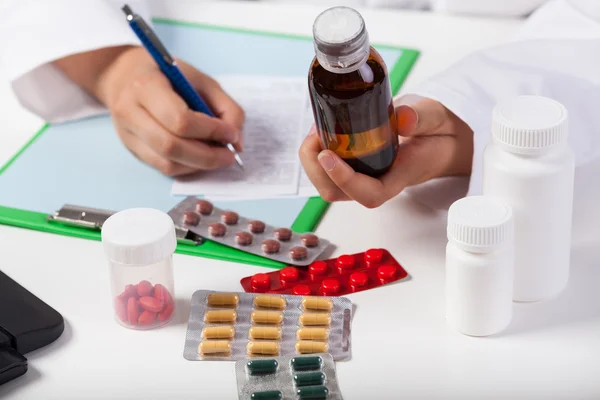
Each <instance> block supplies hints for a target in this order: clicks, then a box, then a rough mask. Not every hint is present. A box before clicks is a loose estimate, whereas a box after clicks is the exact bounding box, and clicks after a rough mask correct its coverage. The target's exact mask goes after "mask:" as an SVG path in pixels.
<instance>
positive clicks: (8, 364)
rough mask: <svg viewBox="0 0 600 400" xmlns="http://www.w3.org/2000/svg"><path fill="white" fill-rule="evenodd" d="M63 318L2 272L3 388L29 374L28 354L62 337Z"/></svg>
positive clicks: (0, 370)
mask: <svg viewBox="0 0 600 400" xmlns="http://www.w3.org/2000/svg"><path fill="white" fill-rule="evenodd" d="M63 330H64V320H63V317H62V316H61V315H60V314H59V313H58V312H57V311H56V310H54V309H53V308H52V307H50V306H49V305H47V304H46V303H44V302H43V301H41V300H40V299H39V298H37V297H36V296H34V295H33V294H32V293H31V292H29V291H28V290H27V289H25V288H24V287H22V286H21V285H19V284H18V283H17V282H15V281H14V280H12V279H11V278H9V277H8V276H7V275H6V274H4V273H3V272H2V271H0V385H2V384H3V383H6V382H8V381H10V380H12V379H15V378H17V377H19V376H21V375H23V374H25V373H26V372H27V359H26V358H25V356H24V354H26V353H29V352H30V351H33V350H36V349H39V348H40V347H44V346H46V345H48V344H50V343H52V342H54V341H55V340H56V339H58V338H59V337H60V335H61V334H62V333H63Z"/></svg>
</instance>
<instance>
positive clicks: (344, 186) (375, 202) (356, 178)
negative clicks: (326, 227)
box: [299, 99, 473, 208]
mask: <svg viewBox="0 0 600 400" xmlns="http://www.w3.org/2000/svg"><path fill="white" fill-rule="evenodd" d="M395 112H396V117H397V118H396V120H397V124H398V132H399V134H400V137H399V139H400V145H399V148H398V154H397V156H396V159H395V161H394V163H393V164H392V166H391V168H390V169H389V171H388V172H386V173H385V174H383V175H382V176H379V177H378V178H372V177H369V176H367V175H364V174H361V173H358V172H355V171H354V170H353V169H352V168H351V167H350V166H349V165H348V164H347V163H345V162H344V161H343V160H342V159H341V158H340V157H339V156H337V155H336V154H335V153H334V152H333V151H331V150H322V147H321V141H320V138H319V135H318V134H317V132H316V128H315V127H313V129H312V131H311V133H310V134H309V135H308V136H307V137H306V139H305V140H304V142H303V143H302V146H301V147H300V151H299V154H300V160H301V162H302V165H303V167H304V169H305V171H306V174H307V175H308V177H309V179H310V181H311V182H312V183H313V185H315V187H316V188H317V190H318V191H319V194H320V195H321V197H322V198H323V199H324V200H325V201H329V202H333V201H344V200H354V201H357V202H359V203H360V204H362V205H363V206H365V207H367V208H376V207H379V206H380V205H382V204H383V203H385V202H386V201H387V200H389V199H391V198H393V197H395V196H396V195H398V194H399V193H400V192H402V190H404V188H406V187H408V186H412V185H416V184H418V183H421V182H425V181H427V180H430V179H433V178H437V177H442V176H460V175H469V174H470V173H471V164H472V160H473V131H472V130H471V128H469V126H468V125H467V124H466V123H465V122H463V121H462V120H461V119H460V118H458V117H457V116H456V115H455V114H453V113H452V112H451V111H449V110H448V109H447V108H445V107H444V106H443V105H442V104H441V103H439V102H437V101H435V100H431V99H424V100H421V101H419V102H417V103H415V104H413V105H412V106H405V105H403V106H399V107H397V108H396V110H395Z"/></svg>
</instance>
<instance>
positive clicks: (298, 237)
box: [168, 196, 329, 266]
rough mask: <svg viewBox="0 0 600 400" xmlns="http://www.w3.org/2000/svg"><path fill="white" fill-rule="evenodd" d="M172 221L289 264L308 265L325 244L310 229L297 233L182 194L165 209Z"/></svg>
mask: <svg viewBox="0 0 600 400" xmlns="http://www.w3.org/2000/svg"><path fill="white" fill-rule="evenodd" d="M168 214H169V215H170V216H171V218H172V219H173V221H174V222H175V225H178V226H181V227H182V228H186V229H188V230H189V231H191V232H193V233H195V234H196V235H199V236H202V237H203V238H206V239H210V240H212V241H215V242H218V243H221V244H224V245H226V246H229V247H233V248H236V249H238V250H242V251H245V252H248V253H252V254H256V255H259V256H261V257H266V258H269V259H272V260H275V261H279V262H282V263H285V264H292V265H301V266H302V265H309V264H310V263H312V262H313V261H314V260H316V259H317V257H318V256H319V255H320V254H321V253H322V252H323V251H324V250H325V249H327V247H328V246H329V241H327V240H325V239H322V238H319V237H318V236H317V235H315V234H313V233H303V234H299V233H296V232H293V231H292V230H291V229H289V228H285V227H276V226H272V225H268V224H265V223H264V222H263V221H260V220H257V219H252V218H247V217H244V216H241V215H239V214H238V213H236V212H235V211H231V210H222V209H220V208H218V207H215V206H214V205H213V204H212V203H211V202H210V201H208V200H203V199H198V198H196V197H194V196H190V197H186V198H185V199H184V200H182V201H181V202H180V203H179V204H178V205H177V206H175V207H174V208H173V209H172V210H171V211H169V212H168Z"/></svg>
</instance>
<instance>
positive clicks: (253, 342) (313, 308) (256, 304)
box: [183, 290, 352, 361]
mask: <svg viewBox="0 0 600 400" xmlns="http://www.w3.org/2000/svg"><path fill="white" fill-rule="evenodd" d="M351 322H352V302H351V301H350V300H349V299H348V298H346V297H310V296H306V297H305V296H294V295H270V294H254V293H245V292H217V291H212V290H198V291H196V292H195V293H194V294H193V295H192V300H191V308H190V315H189V319H188V326H187V332H186V337H185V346H184V351H183V356H184V358H185V359H187V360H192V361H236V360H239V359H243V358H248V357H250V358H261V357H262V358H264V357H277V356H286V355H306V354H314V353H329V354H331V356H332V357H333V359H334V360H336V361H339V360H346V359H349V358H350V355H351V341H350V331H351Z"/></svg>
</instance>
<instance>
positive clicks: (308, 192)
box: [207, 94, 319, 201]
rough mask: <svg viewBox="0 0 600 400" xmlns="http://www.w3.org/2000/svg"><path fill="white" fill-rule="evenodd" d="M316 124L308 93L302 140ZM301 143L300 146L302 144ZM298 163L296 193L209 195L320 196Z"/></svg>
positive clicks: (217, 198)
mask: <svg viewBox="0 0 600 400" xmlns="http://www.w3.org/2000/svg"><path fill="white" fill-rule="evenodd" d="M313 124H314V116H313V111H312V106H311V104H310V99H309V98H308V94H307V95H306V97H305V100H304V105H303V111H302V125H301V126H302V127H301V128H300V135H301V140H300V143H301V141H302V140H303V139H304V137H305V136H306V135H307V134H308V133H309V131H310V128H311V127H312V125H313ZM300 143H299V144H298V146H300ZM297 153H298V152H297V151H296V154H295V157H298V154H297ZM297 162H298V164H299V165H300V166H299V168H298V175H299V177H298V187H297V190H296V191H295V192H294V193H286V194H271V193H259V192H257V193H254V194H250V195H236V196H221V195H210V194H209V195H208V196H207V197H210V199H211V200H213V201H245V200H256V199H280V198H289V197H313V196H318V195H319V192H318V191H317V188H315V186H314V185H313V184H312V182H311V181H310V179H308V176H307V175H306V172H305V171H304V168H302V165H301V164H300V159H299V158H298V161H297Z"/></svg>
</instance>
